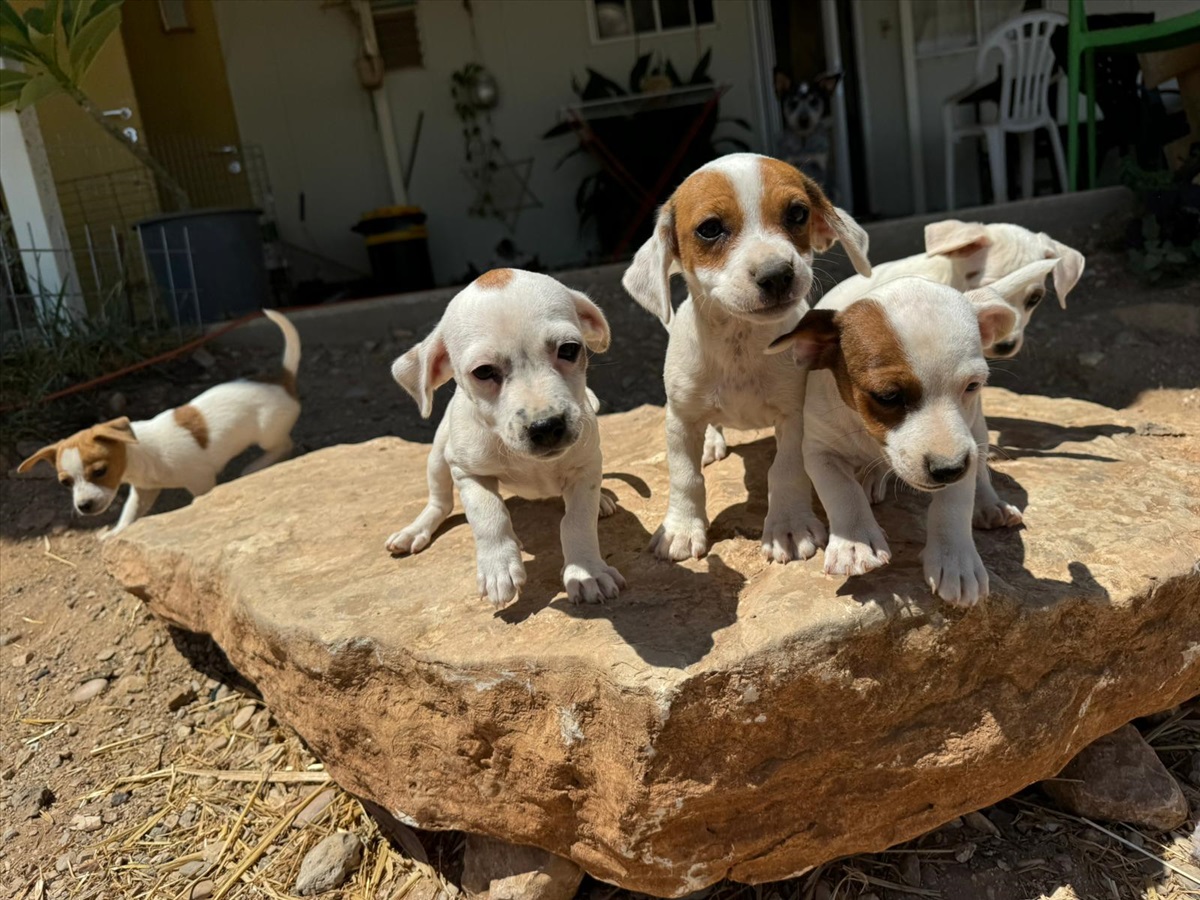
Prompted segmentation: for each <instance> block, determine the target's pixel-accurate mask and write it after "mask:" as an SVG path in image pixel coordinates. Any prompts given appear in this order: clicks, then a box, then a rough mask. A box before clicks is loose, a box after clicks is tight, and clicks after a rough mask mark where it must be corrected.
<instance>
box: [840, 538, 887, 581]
mask: <svg viewBox="0 0 1200 900" xmlns="http://www.w3.org/2000/svg"><path fill="white" fill-rule="evenodd" d="M891 560H892V551H891V550H890V549H888V544H887V538H885V537H884V536H883V532H882V531H880V530H879V529H878V528H875V529H870V530H864V531H863V532H861V533H859V534H856V535H854V536H853V537H850V538H844V537H841V536H840V535H836V534H832V535H830V536H829V544H828V546H826V547H825V574H826V575H865V574H866V573H867V572H871V571H873V570H875V569H878V568H880V567H882V566H886V565H887V564H888V563H889V562H891Z"/></svg>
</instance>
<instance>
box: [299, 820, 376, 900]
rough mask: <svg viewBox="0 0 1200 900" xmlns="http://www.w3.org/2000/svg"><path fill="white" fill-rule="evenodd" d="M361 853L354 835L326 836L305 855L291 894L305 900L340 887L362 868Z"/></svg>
mask: <svg viewBox="0 0 1200 900" xmlns="http://www.w3.org/2000/svg"><path fill="white" fill-rule="evenodd" d="M362 852H363V845H362V841H360V840H359V839H358V836H357V835H355V834H351V833H349V832H347V831H339V832H337V833H336V834H331V835H329V837H327V838H325V840H323V841H321V843H319V844H317V846H315V847H313V848H312V849H311V850H309V851H308V853H307V854H306V855H305V857H304V860H303V862H301V863H300V874H299V875H298V876H297V877H296V884H295V887H293V888H292V890H293V891H294V892H295V893H297V894H299V895H300V896H301V897H307V896H310V895H311V894H320V893H322V892H324V891H332V890H333V889H334V888H339V887H341V886H342V885H343V884H345V882H346V879H347V878H349V877H350V876H351V875H352V874H354V872H355V870H356V869H358V867H359V866H360V865H361V864H362Z"/></svg>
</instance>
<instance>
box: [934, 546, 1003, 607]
mask: <svg viewBox="0 0 1200 900" xmlns="http://www.w3.org/2000/svg"><path fill="white" fill-rule="evenodd" d="M921 560H922V562H924V564H925V583H926V584H927V585H929V588H930V590H932V591H933V592H934V593H935V594H937V595H938V596H939V597H941V598H942V599H943V600H945V601H946V602H947V603H949V604H950V605H951V606H974V605H975V604H976V603H978V602H979V601H980V600H982V599H984V598H985V597H987V595H988V573H987V569H985V568H984V567H983V560H982V559H980V558H979V552H978V551H977V550H976V549H975V544H974V542H973V541H971V540H965V541H957V542H953V543H934V542H930V543H928V544H926V545H925V549H924V550H922V551H921Z"/></svg>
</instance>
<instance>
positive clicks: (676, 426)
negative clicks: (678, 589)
mask: <svg viewBox="0 0 1200 900" xmlns="http://www.w3.org/2000/svg"><path fill="white" fill-rule="evenodd" d="M836 241H841V242H842V244H843V245H844V246H845V248H846V252H847V253H848V254H849V256H850V259H851V261H852V262H853V263H854V267H855V269H856V270H857V271H858V272H860V273H862V274H863V275H869V274H870V273H871V266H870V263H869V262H867V234H866V232H865V231H863V230H862V228H860V227H859V226H858V224H857V223H856V222H855V221H854V220H853V219H852V218H850V216H849V215H848V214H847V213H845V212H843V211H842V210H840V209H837V208H835V207H834V206H833V204H832V203H830V202H829V200H828V199H826V197H825V195H824V193H822V192H821V189H820V188H819V187H817V185H816V184H815V183H814V182H813V181H812V179H810V178H808V177H807V176H805V175H803V174H802V173H801V172H799V171H797V170H796V169H795V168H793V167H792V166H789V165H788V164H787V163H783V162H780V161H779V160H777V159H771V158H769V157H765V156H758V155H756V154H752V153H734V154H730V155H729V156H723V157H721V158H720V159H717V160H715V161H713V162H711V163H709V164H707V165H705V166H703V167H701V168H700V169H698V170H696V171H695V172H694V173H692V174H691V175H690V176H688V178H687V179H686V180H685V181H684V182H683V184H681V185H680V186H679V187H678V188H677V189H676V191H675V193H674V194H672V195H671V198H670V199H669V200H667V202H666V203H665V204H664V205H663V208H662V209H661V210H660V211H659V215H658V222H657V225H656V227H655V230H654V235H653V236H652V237H651V238H650V240H648V241H647V242H646V243H645V244H644V245H643V246H642V247H641V249H639V250H638V252H637V255H636V256H635V257H634V259H633V263H632V265H630V267H629V269H628V270H627V271H626V272H625V277H624V278H623V279H622V284H623V285H624V286H625V290H627V291H628V292H629V294H630V295H631V296H632V297H633V299H634V300H636V301H637V302H638V303H639V304H640V305H641V306H643V307H644V308H645V309H647V310H649V311H650V312H652V313H654V314H655V315H657V316H658V317H659V319H661V320H662V322H663V324H664V325H666V326H667V329H668V331H670V333H671V337H670V340H669V342H668V344H667V359H666V366H665V369H664V372H663V380H664V382H665V386H666V391H667V463H668V466H669V468H670V497H669V500H668V503H667V515H666V519H665V521H664V522H663V524H662V526H661V527H660V528H659V529H658V531H657V532H656V533H655V535H654V538H653V540H652V542H651V549H652V550H653V551H654V553H655V554H657V555H658V556H659V557H661V558H663V559H673V560H683V559H687V558H688V557H701V556H704V554H705V553H707V552H708V535H707V531H708V517H707V512H706V510H705V491H704V476H703V474H702V473H701V465H702V463H707V462H709V461H711V460H712V459H720V458H722V457H724V456H725V454H726V453H727V452H728V450H727V447H726V444H725V439H724V436H723V435H722V434H721V432H720V431H718V430H717V428H716V426H720V425H729V426H730V427H733V428H765V427H768V426H774V428H775V441H776V445H777V451H776V454H775V461H774V463H772V465H771V468H770V471H769V472H768V474H767V483H768V501H767V517H766V522H765V523H764V525H763V535H762V552H763V554H764V556H766V557H767V559H770V560H773V561H775V562H780V563H786V562H789V561H790V560H794V559H808V558H809V557H811V556H812V555H813V554H815V553H816V552H817V548H818V547H820V546H822V545H823V544H824V542H825V526H824V525H822V524H821V521H820V520H819V519H818V518H817V517H816V516H815V515H814V514H813V509H812V485H811V484H810V482H809V480H808V476H807V475H806V474H805V471H804V463H803V459H802V457H801V442H802V438H803V425H804V417H803V409H804V379H803V378H799V377H797V374H796V369H795V366H794V365H793V364H792V362H791V361H790V360H788V359H786V358H783V357H771V356H766V355H765V354H764V352H763V351H764V350H766V348H767V346H768V345H769V344H770V343H771V341H772V340H773V339H774V338H775V337H777V336H778V335H779V334H780V333H781V332H784V331H787V330H788V329H790V328H791V327H793V326H794V325H795V324H796V323H797V322H799V321H800V317H801V315H802V314H803V313H804V311H805V310H806V309H807V308H808V306H807V297H808V292H809V289H810V288H811V287H812V282H813V272H812V258H813V252H814V251H823V250H827V249H829V248H830V247H831V246H832V245H833V244H834V243H835V242H836ZM679 272H682V274H683V277H684V278H685V279H686V281H687V285H688V290H689V296H688V298H687V300H685V301H684V302H683V304H682V305H681V306H680V307H679V310H678V312H676V311H675V310H674V309H673V308H672V306H671V284H670V282H671V276H672V275H673V274H675V273H679ZM706 428H707V429H708V435H707V442H706Z"/></svg>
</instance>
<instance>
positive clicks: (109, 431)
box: [92, 416, 137, 444]
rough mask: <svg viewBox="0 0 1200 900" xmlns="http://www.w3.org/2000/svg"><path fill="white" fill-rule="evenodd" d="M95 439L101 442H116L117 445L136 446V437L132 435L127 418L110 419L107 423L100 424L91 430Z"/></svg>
mask: <svg viewBox="0 0 1200 900" xmlns="http://www.w3.org/2000/svg"><path fill="white" fill-rule="evenodd" d="M92 431H93V432H94V433H95V435H96V437H97V438H99V439H100V440H102V441H116V442H117V443H118V444H136V443H137V435H136V434H134V433H133V429H132V428H131V427H130V426H129V417H128V416H121V418H119V419H110V420H109V421H107V422H101V423H100V424H99V425H96V426H94V427H93V428H92Z"/></svg>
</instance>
